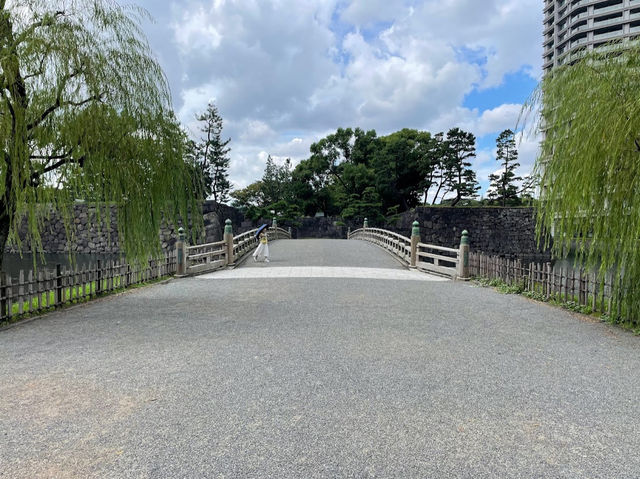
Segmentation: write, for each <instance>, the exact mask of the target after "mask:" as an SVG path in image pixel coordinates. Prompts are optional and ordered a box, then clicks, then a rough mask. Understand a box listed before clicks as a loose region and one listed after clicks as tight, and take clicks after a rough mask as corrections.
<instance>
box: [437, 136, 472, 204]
mask: <svg viewBox="0 0 640 479" xmlns="http://www.w3.org/2000/svg"><path fill="white" fill-rule="evenodd" d="M445 146H446V153H445V178H446V185H447V187H448V192H449V193H455V195H456V196H455V198H454V199H453V201H452V202H451V206H455V205H457V204H458V203H459V202H460V200H462V199H463V198H473V197H475V196H476V195H477V192H478V190H479V189H480V185H478V181H477V179H476V173H475V172H474V171H473V170H472V169H471V168H469V167H470V166H471V162H470V161H468V160H470V159H471V158H475V156H476V137H475V136H474V135H473V133H469V132H466V131H463V130H461V129H460V128H452V129H451V130H449V131H448V132H447V139H446V142H445Z"/></svg>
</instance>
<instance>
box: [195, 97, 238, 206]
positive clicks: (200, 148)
mask: <svg viewBox="0 0 640 479" xmlns="http://www.w3.org/2000/svg"><path fill="white" fill-rule="evenodd" d="M196 120H198V121H199V122H201V123H202V126H201V127H200V131H201V132H202V134H203V136H202V138H201V140H200V141H199V142H198V143H196V144H195V152H194V157H195V159H196V162H197V163H198V164H199V166H200V168H201V170H202V179H203V182H204V185H203V189H204V192H205V196H207V197H208V198H212V199H213V201H215V202H216V203H218V204H222V203H226V202H227V201H228V199H229V191H230V190H231V183H230V182H229V162H230V159H229V156H228V155H229V152H230V151H231V148H228V147H227V145H228V144H229V143H230V142H231V138H229V139H227V140H225V141H222V117H221V116H220V114H219V113H218V109H217V107H216V106H215V105H214V104H213V103H209V105H208V106H207V110H206V111H205V112H204V113H202V114H200V115H197V116H196Z"/></svg>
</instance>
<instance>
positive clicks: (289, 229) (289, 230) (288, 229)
mask: <svg viewBox="0 0 640 479" xmlns="http://www.w3.org/2000/svg"><path fill="white" fill-rule="evenodd" d="M287 231H288V233H289V239H291V238H292V236H291V226H289V227H288V228H287Z"/></svg>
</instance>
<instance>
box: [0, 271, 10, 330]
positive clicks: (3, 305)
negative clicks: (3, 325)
mask: <svg viewBox="0 0 640 479" xmlns="http://www.w3.org/2000/svg"><path fill="white" fill-rule="evenodd" d="M5 317H7V318H8V317H9V314H7V274H6V273H4V272H0V319H4V318H5Z"/></svg>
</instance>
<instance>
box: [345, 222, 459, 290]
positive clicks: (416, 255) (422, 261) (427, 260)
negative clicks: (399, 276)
mask: <svg viewBox="0 0 640 479" xmlns="http://www.w3.org/2000/svg"><path fill="white" fill-rule="evenodd" d="M468 235H469V233H468V232H467V231H466V230H465V231H463V232H462V239H461V241H460V247H459V248H447V247H444V246H438V245H434V244H427V243H422V242H420V227H419V223H418V222H417V221H416V222H414V223H413V229H412V231H411V238H408V237H406V236H402V235H400V234H398V233H395V232H393V231H389V230H385V229H381V228H369V226H368V225H367V220H366V219H365V223H364V227H362V228H360V229H357V230H355V231H353V232H352V231H349V233H348V235H347V237H348V239H359V240H364V241H368V242H370V243H373V244H375V245H377V246H380V247H381V248H384V249H385V250H387V251H388V252H389V253H390V254H392V255H393V256H395V257H396V258H398V259H399V260H400V261H402V262H403V263H404V264H406V265H408V266H409V267H411V268H416V269H418V270H420V271H425V272H428V273H435V274H439V275H443V276H449V277H450V278H452V279H463V280H466V279H468V278H469V237H468Z"/></svg>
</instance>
